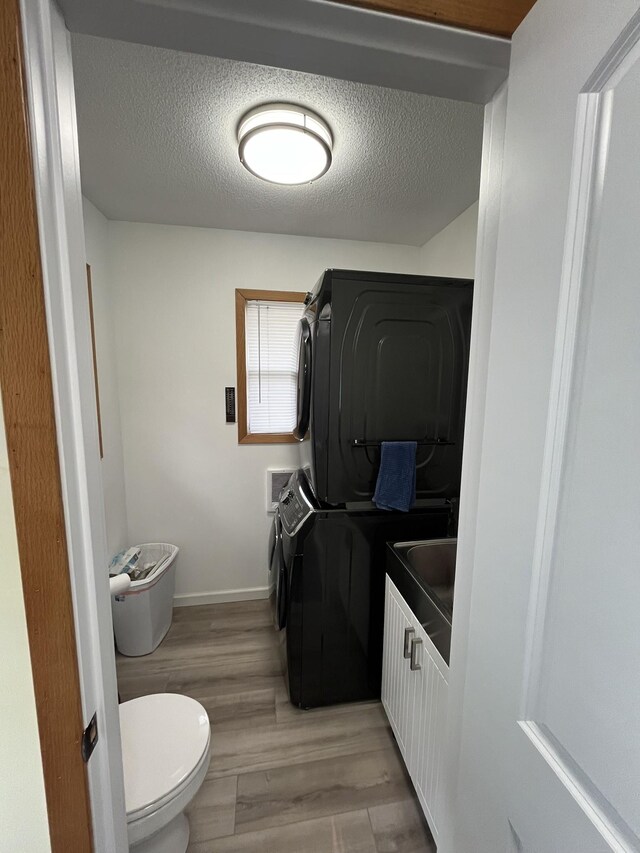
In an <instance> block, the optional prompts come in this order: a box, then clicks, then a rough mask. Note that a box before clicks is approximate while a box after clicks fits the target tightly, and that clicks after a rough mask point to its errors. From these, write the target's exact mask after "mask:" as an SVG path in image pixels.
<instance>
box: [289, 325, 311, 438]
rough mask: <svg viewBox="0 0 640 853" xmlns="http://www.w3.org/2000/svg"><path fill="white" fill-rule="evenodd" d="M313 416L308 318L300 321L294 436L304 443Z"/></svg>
mask: <svg viewBox="0 0 640 853" xmlns="http://www.w3.org/2000/svg"><path fill="white" fill-rule="evenodd" d="M310 415H311V326H310V325H309V321H308V320H307V318H306V317H303V318H302V319H301V320H300V325H299V335H298V398H297V407H296V425H295V428H294V430H293V434H294V435H295V437H296V438H297V439H298V440H299V441H303V440H304V438H305V436H306V434H307V432H308V430H309V419H310Z"/></svg>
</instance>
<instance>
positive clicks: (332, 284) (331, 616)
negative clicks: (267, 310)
mask: <svg viewBox="0 0 640 853" xmlns="http://www.w3.org/2000/svg"><path fill="white" fill-rule="evenodd" d="M472 294H473V282H472V281H471V280H468V279H448V278H434V277H426V276H405V275H389V274H381V273H368V272H354V271H349V270H327V271H326V272H325V273H324V275H323V276H322V277H321V279H320V280H319V281H318V283H317V285H316V287H315V288H314V290H313V291H312V292H311V293H309V294H308V296H307V300H306V302H305V313H304V316H303V318H302V319H301V321H300V330H299V356H298V405H297V424H296V429H295V434H296V437H297V438H298V439H299V440H300V441H301V444H300V451H301V467H300V469H299V470H297V471H296V472H295V473H294V475H293V476H292V478H291V480H290V482H289V484H288V486H287V487H286V488H285V490H284V491H283V493H282V494H281V496H280V501H279V504H278V508H277V510H276V513H275V518H274V523H273V527H272V531H271V540H270V573H271V578H272V583H273V594H272V602H273V611H274V619H275V623H276V627H277V629H278V630H280V631H281V632H282V634H281V637H282V648H283V662H284V665H285V669H286V675H287V681H288V687H289V695H290V699H291V701H292V703H293V704H294V705H297V706H298V707H303V708H311V707H315V706H319V705H329V704H334V703H338V702H349V701H359V700H364V699H371V698H376V697H379V695H380V681H381V671H382V635H383V613H384V575H385V568H384V560H385V544H386V542H389V541H407V540H412V539H431V538H433V539H436V538H442V537H444V536H447V535H455V533H456V524H457V515H456V507H457V503H458V498H459V494H460V470H461V462H462V441H463V430H464V410H465V399H466V385H467V372H468V361H469V339H470V329H471V305H472ZM384 441H415V442H417V456H416V501H415V505H414V507H413V508H412V509H411V510H410V511H409V512H406V513H404V512H389V511H386V510H381V509H377V508H376V507H375V505H374V503H373V501H372V499H373V493H374V489H375V485H376V478H377V474H378V470H379V466H380V448H381V444H382V442H384Z"/></svg>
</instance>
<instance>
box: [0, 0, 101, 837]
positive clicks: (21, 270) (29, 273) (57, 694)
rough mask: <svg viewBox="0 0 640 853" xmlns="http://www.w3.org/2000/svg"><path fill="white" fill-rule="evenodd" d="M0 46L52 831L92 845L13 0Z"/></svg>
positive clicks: (6, 198) (20, 410)
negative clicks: (61, 769)
mask: <svg viewBox="0 0 640 853" xmlns="http://www.w3.org/2000/svg"><path fill="white" fill-rule="evenodd" d="M0 57H1V63H2V69H3V74H2V85H1V89H0V104H1V106H2V109H0V114H2V117H3V120H2V122H0V216H1V217H2V222H3V227H2V229H0V269H1V270H2V275H1V281H2V286H1V287H0V386H1V388H2V402H3V409H4V422H5V425H6V439H7V450H8V459H9V471H10V476H11V490H12V495H13V511H14V516H15V527H16V534H17V540H18V553H19V562H20V573H21V578H22V586H23V590H24V603H25V615H26V622H27V634H28V639H29V652H30V657H31V671H32V675H33V688H34V695H35V700H36V714H37V719H38V733H39V740H40V753H41V757H42V770H43V781H44V789H45V796H46V804H47V817H48V824H49V839H50V845H51V849H52V851H54V853H63V851H67V850H77V851H78V853H85V851H87V853H88V851H91V850H92V838H91V824H90V820H89V810H90V802H89V790H88V785H87V774H86V768H85V765H84V762H83V759H82V755H81V740H82V731H83V729H84V724H83V716H82V709H81V704H80V689H79V672H78V660H77V656H76V638H75V629H74V618H73V608H72V599H71V583H70V573H69V562H68V554H67V535H66V531H65V514H64V506H63V503H62V491H61V489H62V483H61V476H60V467H59V463H58V444H57V435H56V425H55V419H54V411H53V407H54V395H53V385H52V376H51V373H50V371H49V369H48V368H49V346H48V340H47V325H46V324H47V319H46V308H45V300H44V290H43V284H42V266H41V259H40V245H39V238H38V221H37V212H36V206H35V185H34V179H33V168H32V162H31V151H30V147H29V127H28V123H27V121H26V110H25V106H26V105H25V91H24V74H23V68H24V63H23V55H22V43H21V30H20V12H19V8H18V3H17V0H9V2H5V3H3V4H2V6H1V9H0ZM5 653H8V654H10V652H9V651H8V650H5ZM61 765H63V766H64V768H65V772H64V774H61V773H60V770H59V768H60V766H61Z"/></svg>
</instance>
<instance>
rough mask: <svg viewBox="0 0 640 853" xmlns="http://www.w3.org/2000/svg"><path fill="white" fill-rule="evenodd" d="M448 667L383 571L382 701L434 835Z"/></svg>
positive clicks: (439, 808)
mask: <svg viewBox="0 0 640 853" xmlns="http://www.w3.org/2000/svg"><path fill="white" fill-rule="evenodd" d="M447 675H448V667H447V665H446V663H445V662H444V660H443V658H442V656H441V655H440V653H439V652H438V650H437V649H436V647H435V646H434V645H433V643H432V642H431V639H430V638H429V636H428V634H427V633H426V631H425V630H424V629H423V627H422V625H421V624H420V622H419V621H418V619H417V618H416V616H414V614H413V613H412V611H411V609H410V608H409V606H408V604H407V603H406V601H405V600H404V598H403V597H402V595H401V594H400V593H399V592H398V590H397V588H396V586H395V584H394V583H393V581H392V580H390V578H389V577H387V580H386V596H385V618H384V654H383V662H382V704H383V706H384V709H385V711H386V713H387V716H388V718H389V722H390V723H391V728H392V729H393V732H394V734H395V736H396V740H397V742H398V746H399V747H400V752H401V753H402V757H403V758H404V761H405V764H406V765H407V769H408V771H409V775H410V776H411V779H412V781H413V784H414V786H415V789H416V792H417V794H418V799H419V800H420V804H421V805H422V809H423V811H424V814H425V817H426V819H427V822H428V824H429V826H430V828H431V832H432V834H433V837H434V840H435V841H436V843H437V841H438V824H439V820H440V815H441V813H442V791H443V787H444V786H443V779H442V749H443V743H444V738H445V726H446V720H445V714H446V703H447Z"/></svg>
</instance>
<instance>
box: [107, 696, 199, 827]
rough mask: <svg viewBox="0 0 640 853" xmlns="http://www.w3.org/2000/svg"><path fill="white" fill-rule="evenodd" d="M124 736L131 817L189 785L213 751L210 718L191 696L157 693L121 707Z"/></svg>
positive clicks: (125, 787) (125, 785) (126, 785)
mask: <svg viewBox="0 0 640 853" xmlns="http://www.w3.org/2000/svg"><path fill="white" fill-rule="evenodd" d="M120 732H121V736H122V764H123V770H124V793H125V803H126V809H127V815H131V814H132V813H133V812H138V811H140V810H141V809H145V808H148V807H149V806H151V805H153V804H154V803H156V802H158V801H160V800H163V799H165V798H166V797H167V796H168V795H169V794H170V793H171V792H172V791H174V790H175V789H176V788H180V787H181V786H182V785H183V784H184V783H185V782H186V780H187V779H188V778H189V776H190V775H191V774H192V773H193V771H194V770H195V769H196V767H197V766H198V764H199V763H200V761H201V759H202V757H203V755H204V754H205V752H206V750H207V748H208V745H209V737H210V729H209V717H208V716H207V712H206V711H205V709H204V708H203V707H202V705H201V704H200V703H199V702H196V700H195V699H191V698H190V697H189V696H180V695H178V694H176V693H154V694H152V695H150V696H141V697H140V698H139V699H131V700H130V701H129V702H123V703H122V705H120Z"/></svg>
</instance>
